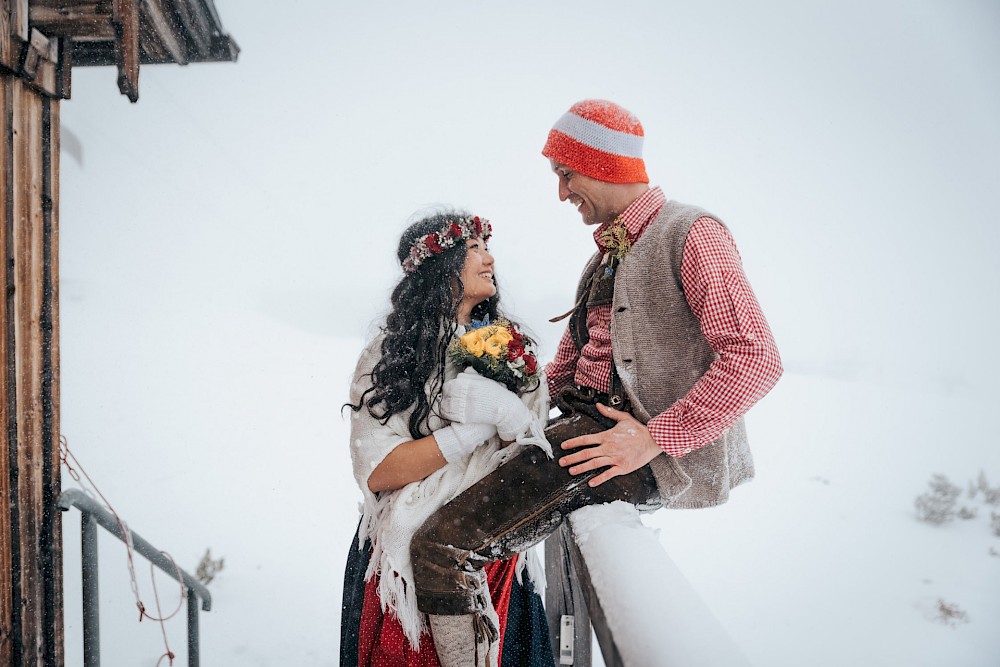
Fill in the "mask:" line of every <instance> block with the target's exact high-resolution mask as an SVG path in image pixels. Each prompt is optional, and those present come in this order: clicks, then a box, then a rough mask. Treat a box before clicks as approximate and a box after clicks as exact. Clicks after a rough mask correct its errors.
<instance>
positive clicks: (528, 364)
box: [524, 354, 538, 375]
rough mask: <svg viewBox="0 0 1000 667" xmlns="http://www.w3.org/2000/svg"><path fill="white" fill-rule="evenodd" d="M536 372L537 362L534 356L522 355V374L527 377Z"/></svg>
mask: <svg viewBox="0 0 1000 667" xmlns="http://www.w3.org/2000/svg"><path fill="white" fill-rule="evenodd" d="M536 370H538V362H537V361H535V356H534V355H532V354H526V355H524V372H525V373H527V374H528V375H534V374H535V371H536Z"/></svg>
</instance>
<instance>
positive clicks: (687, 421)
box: [545, 188, 782, 457]
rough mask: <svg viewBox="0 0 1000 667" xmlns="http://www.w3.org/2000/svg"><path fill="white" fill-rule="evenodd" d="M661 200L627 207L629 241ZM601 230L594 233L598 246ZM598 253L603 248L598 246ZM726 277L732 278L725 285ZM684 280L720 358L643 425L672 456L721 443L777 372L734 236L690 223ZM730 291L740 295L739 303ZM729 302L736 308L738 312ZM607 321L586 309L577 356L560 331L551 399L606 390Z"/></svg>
mask: <svg viewBox="0 0 1000 667" xmlns="http://www.w3.org/2000/svg"><path fill="white" fill-rule="evenodd" d="M664 201H665V197H664V196H663V192H662V190H661V189H660V188H653V189H651V190H649V191H647V192H646V193H644V194H643V195H642V196H641V197H639V198H638V199H636V200H635V201H634V202H632V204H631V205H630V206H629V207H628V208H627V209H626V210H625V212H624V213H623V214H622V220H623V222H624V223H625V228H626V229H627V230H628V232H629V236H630V237H631V238H632V240H633V241H636V240H638V238H639V237H640V236H641V235H642V233H643V232H644V231H645V230H646V227H647V226H648V225H649V223H650V222H651V221H652V220H653V219H654V218H655V217H656V215H657V214H658V213H659V212H660V208H662V206H663V204H664ZM604 227H605V225H602V226H601V227H600V228H598V229H597V231H595V232H594V240H595V242H596V241H597V239H598V237H599V235H600V233H601V232H602V231H603V229H604ZM598 249H602V248H601V246H600V243H598ZM724 274H728V275H729V279H728V283H727V281H726V280H724V279H723V276H724ZM681 283H682V285H683V287H684V295H685V297H686V298H687V301H688V305H689V306H690V307H691V312H693V313H694V315H695V317H697V318H698V321H699V322H700V323H701V331H702V334H703V335H704V336H705V339H706V341H707V342H708V344H709V346H710V347H711V348H712V350H714V351H715V353H716V354H717V355H718V356H717V357H716V359H715V361H714V362H712V364H711V366H709V368H708V371H706V372H705V374H704V375H703V376H702V377H701V379H700V380H698V382H697V383H695V385H694V386H693V387H692V388H691V391H689V392H688V393H687V395H685V396H684V397H682V398H681V399H680V400H678V401H677V402H676V403H674V404H673V405H672V406H670V407H669V408H668V409H667V410H666V411H664V412H662V413H660V414H658V415H656V416H654V417H653V418H652V419H650V421H649V423H648V424H646V426H647V428H648V429H649V432H650V433H651V434H652V436H653V439H654V440H655V441H656V444H658V445H659V446H660V448H661V449H663V451H664V452H666V453H667V454H668V455H670V456H673V457H681V456H684V455H685V454H687V453H689V452H692V451H694V450H696V449H698V448H699V447H704V446H705V445H707V444H709V443H711V442H713V441H714V440H716V439H718V438H719V436H721V435H722V433H723V431H725V430H726V429H727V428H729V427H730V426H732V425H733V424H734V423H736V421H737V420H738V419H739V418H740V417H741V416H742V415H743V414H745V413H746V412H747V410H749V409H750V407H751V406H752V405H753V404H754V403H756V402H757V401H758V400H760V398H762V397H763V396H764V394H766V393H767V392H768V391H769V390H770V389H771V387H772V386H774V383H775V381H777V378H778V377H779V376H780V375H781V372H782V368H781V358H780V357H779V355H778V350H777V347H776V346H775V344H774V337H773V336H772V335H771V330H770V328H769V327H768V325H767V320H765V319H764V314H763V313H762V312H761V310H760V305H759V304H758V303H757V299H756V297H755V296H754V294H753V291H752V290H751V289H750V284H749V283H748V282H747V280H746V276H745V275H744V274H743V263H742V261H741V260H740V254H739V252H738V251H737V250H736V244H735V242H734V241H733V237H732V235H731V234H730V233H729V231H728V230H727V229H726V228H725V227H723V226H722V225H721V224H719V223H718V222H717V221H716V220H714V219H712V218H710V217H707V216H706V217H702V218H698V219H697V220H696V221H695V222H694V224H693V225H691V229H690V231H689V232H688V236H687V239H686V240H685V242H684V256H683V258H682V260H681ZM734 290H735V291H737V292H739V294H738V295H736V297H737V298H734V294H733V292H734ZM734 304H739V309H740V310H739V312H737V309H736V308H735V307H734ZM610 321H611V304H607V305H604V306H597V307H594V308H591V309H589V310H588V311H587V329H588V330H589V332H590V341H589V342H588V343H587V345H585V346H584V348H583V350H581V351H579V352H578V351H577V349H576V346H575V345H574V344H573V339H572V337H571V336H570V334H569V329H568V328H567V330H566V331H565V332H564V333H563V337H562V340H560V341H559V347H558V348H557V349H556V355H555V359H553V360H552V361H551V362H550V363H549V364H548V365H547V366H546V367H545V373H546V376H547V378H548V384H549V392H550V393H551V394H552V395H553V396H555V395H556V393H557V392H558V391H559V390H560V389H562V388H563V387H565V386H566V385H568V384H571V383H576V384H578V385H581V386H588V387H593V388H594V389H597V390H599V391H602V392H607V391H608V389H609V384H610V381H611V331H610V326H609V323H610ZM734 332H738V333H734ZM639 381H640V382H641V381H642V379H641V378H640V380H639Z"/></svg>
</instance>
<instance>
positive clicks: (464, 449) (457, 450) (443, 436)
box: [434, 423, 497, 463]
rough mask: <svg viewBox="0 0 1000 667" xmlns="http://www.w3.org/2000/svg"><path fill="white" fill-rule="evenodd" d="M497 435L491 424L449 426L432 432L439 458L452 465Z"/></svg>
mask: <svg viewBox="0 0 1000 667" xmlns="http://www.w3.org/2000/svg"><path fill="white" fill-rule="evenodd" d="M496 433H497V427H496V426H494V425H493V424H457V423H456V424H451V425H450V426H445V427H444V428H439V429H438V430H436V431H434V440H435V441H436V442H437V446H438V449H440V450H441V456H443V457H444V460H445V461H447V462H448V463H453V462H454V461H457V460H458V459H460V458H462V457H463V456H467V455H468V454H471V453H472V450H474V449H475V448H476V447H478V446H479V445H481V444H483V443H484V442H486V441H487V440H489V439H490V438H492V437H493V436H494V435H496Z"/></svg>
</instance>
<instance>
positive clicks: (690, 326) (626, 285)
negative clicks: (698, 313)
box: [577, 201, 754, 508]
mask: <svg viewBox="0 0 1000 667" xmlns="http://www.w3.org/2000/svg"><path fill="white" fill-rule="evenodd" d="M703 216H708V217H711V218H713V219H715V220H718V218H716V217H715V216H714V215H711V214H710V213H708V212H706V211H704V210H702V209H700V208H697V207H694V206H688V205H687V204H681V203H679V202H676V201H667V202H666V203H665V204H664V206H663V208H662V209H661V210H660V213H659V215H658V216H657V217H656V219H654V220H653V221H652V222H651V223H650V224H649V227H647V228H646V231H645V232H644V233H643V235H642V237H640V239H639V240H638V241H637V242H636V243H635V245H633V246H632V249H631V251H630V252H629V253H628V254H627V255H625V257H624V258H623V259H622V262H621V265H620V266H619V267H618V276H617V278H616V279H615V295H614V300H613V301H612V304H611V313H612V315H611V317H612V319H611V348H612V354H613V357H614V364H615V368H616V369H617V370H618V374H619V376H620V377H621V380H622V384H623V385H624V388H625V393H626V394H627V395H628V397H629V399H630V401H631V402H632V412H633V414H634V415H635V417H636V419H638V420H639V421H641V422H643V423H646V422H648V421H649V420H650V419H651V418H652V417H654V416H656V415H658V414H660V413H661V412H663V411H665V410H666V409H667V408H669V407H670V406H671V405H673V404H674V403H675V402H676V401H677V400H678V399H681V398H683V397H684V396H685V395H686V394H687V393H688V392H689V391H690V390H691V387H693V386H694V384H695V383H696V382H697V381H698V380H699V379H700V378H701V377H702V375H704V374H705V372H706V371H707V370H708V367H709V366H710V365H711V363H712V362H713V361H715V359H716V354H715V352H714V351H713V350H712V348H711V347H709V345H708V342H707V341H706V340H705V337H704V336H703V335H702V333H701V325H700V323H699V322H698V318H697V317H695V315H694V313H692V312H691V308H690V307H689V306H688V302H687V299H686V298H685V296H684V289H683V286H682V284H681V260H682V258H683V254H684V242H685V240H686V239H687V234H688V231H689V230H690V229H691V225H692V224H693V223H694V221H695V220H697V219H698V218H700V217H703ZM720 224H722V223H721V221H720ZM600 261H601V254H600V253H597V254H595V255H594V257H592V258H591V260H590V262H589V263H588V264H587V267H586V268H585V269H584V272H583V276H582V278H581V280H580V284H579V286H578V288H577V299H579V298H580V297H581V295H582V294H583V290H584V289H586V287H587V286H588V285H589V283H590V278H591V275H592V274H593V273H594V272H595V271H596V270H597V269H598V266H599V264H600ZM649 465H650V467H651V468H652V469H653V474H654V476H655V477H656V484H657V487H658V489H659V491H660V499H661V500H662V502H663V506H664V507H668V508H696V507H711V506H713V505H720V504H722V503H724V502H726V500H728V498H729V490H730V489H732V488H733V487H735V486H737V485H739V484H742V483H743V482H746V481H748V480H749V479H751V478H752V477H753V474H754V469H753V459H752V457H751V456H750V448H749V445H748V443H747V435H746V427H745V425H744V423H743V418H742V417H741V418H740V419H739V420H738V421H736V422H735V423H734V424H733V426H731V427H730V428H729V429H727V430H726V431H725V432H724V433H723V434H722V435H721V436H720V437H719V438H718V439H717V440H715V441H713V442H712V443H710V444H708V445H705V446H704V447H702V448H700V449H697V450H695V451H693V452H691V453H689V454H686V455H685V456H682V457H680V458H674V457H671V456H668V455H667V454H661V455H659V456H657V457H656V458H655V459H653V460H652V461H651V462H650V464H649Z"/></svg>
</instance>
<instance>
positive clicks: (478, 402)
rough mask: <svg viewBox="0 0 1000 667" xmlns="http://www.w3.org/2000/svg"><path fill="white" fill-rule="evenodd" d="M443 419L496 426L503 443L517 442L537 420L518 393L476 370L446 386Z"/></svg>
mask: <svg viewBox="0 0 1000 667" xmlns="http://www.w3.org/2000/svg"><path fill="white" fill-rule="evenodd" d="M440 409H441V416H442V417H444V418H445V419H450V420H452V421H457V422H463V423H467V424H471V423H478V424H482V423H485V424H496V427H497V435H499V436H500V439H501V440H516V439H517V438H518V437H519V436H521V435H524V432H525V431H527V430H528V427H529V426H530V425H531V422H532V420H533V419H534V417H533V416H532V414H531V411H530V410H529V409H528V406H526V405H525V404H524V403H522V402H521V399H520V398H518V397H517V394H515V393H514V392H512V391H510V390H509V389H507V387H505V386H503V385H502V384H500V383H499V382H496V381H495V380H490V379H488V378H484V377H483V376H482V375H479V374H478V373H476V372H475V371H472V372H469V371H466V372H465V373H460V374H459V375H458V377H456V378H455V379H454V380H448V381H447V382H445V383H444V387H443V388H442V390H441V408H440Z"/></svg>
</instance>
